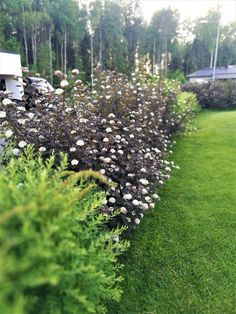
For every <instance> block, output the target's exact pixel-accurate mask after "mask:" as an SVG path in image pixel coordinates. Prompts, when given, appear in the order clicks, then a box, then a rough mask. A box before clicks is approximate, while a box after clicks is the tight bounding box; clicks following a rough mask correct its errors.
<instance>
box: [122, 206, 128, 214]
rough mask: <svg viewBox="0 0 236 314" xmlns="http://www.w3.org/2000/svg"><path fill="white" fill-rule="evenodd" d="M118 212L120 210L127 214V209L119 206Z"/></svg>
mask: <svg viewBox="0 0 236 314" xmlns="http://www.w3.org/2000/svg"><path fill="white" fill-rule="evenodd" d="M120 212H121V213H122V214H127V212H128V210H127V209H126V208H125V207H121V208H120Z"/></svg>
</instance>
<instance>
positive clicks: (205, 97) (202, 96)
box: [182, 80, 236, 109]
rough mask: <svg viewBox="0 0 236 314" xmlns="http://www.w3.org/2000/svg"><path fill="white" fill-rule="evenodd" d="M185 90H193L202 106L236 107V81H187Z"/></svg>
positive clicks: (184, 86)
mask: <svg viewBox="0 0 236 314" xmlns="http://www.w3.org/2000/svg"><path fill="white" fill-rule="evenodd" d="M182 90H183V91H188V92H193V93H195V94H196V95H197V99H198V101H199V104H200V105H201V107H202V108H208V109H227V108H229V109H235V108H236V81H235V80H231V81H215V82H205V83H201V84H200V83H187V84H185V85H183V86H182Z"/></svg>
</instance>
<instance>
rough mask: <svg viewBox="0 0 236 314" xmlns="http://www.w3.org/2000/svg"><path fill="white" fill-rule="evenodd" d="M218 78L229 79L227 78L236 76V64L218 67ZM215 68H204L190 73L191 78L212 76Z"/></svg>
mask: <svg viewBox="0 0 236 314" xmlns="http://www.w3.org/2000/svg"><path fill="white" fill-rule="evenodd" d="M215 75H216V78H218V79H225V78H226V79H227V78H236V65H229V66H228V67H221V68H216V73H215ZM212 76H213V68H204V69H201V70H198V71H196V72H193V73H191V74H189V75H188V76H187V77H189V78H197V77H198V78H201V77H206V78H207V77H212Z"/></svg>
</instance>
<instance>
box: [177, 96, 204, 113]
mask: <svg viewBox="0 0 236 314" xmlns="http://www.w3.org/2000/svg"><path fill="white" fill-rule="evenodd" d="M199 109H200V107H199V103H198V101H197V96H196V95H195V94H194V93H191V92H182V93H180V94H178V97H177V104H176V107H175V110H176V112H182V111H185V110H192V111H193V112H197V111H198V110H199Z"/></svg>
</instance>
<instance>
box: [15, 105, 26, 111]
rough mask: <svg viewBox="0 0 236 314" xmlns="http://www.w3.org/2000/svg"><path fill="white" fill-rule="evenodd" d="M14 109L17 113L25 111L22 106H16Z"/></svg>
mask: <svg viewBox="0 0 236 314" xmlns="http://www.w3.org/2000/svg"><path fill="white" fill-rule="evenodd" d="M16 109H17V110H19V111H26V110H25V107H23V106H18V107H17V108H16Z"/></svg>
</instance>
